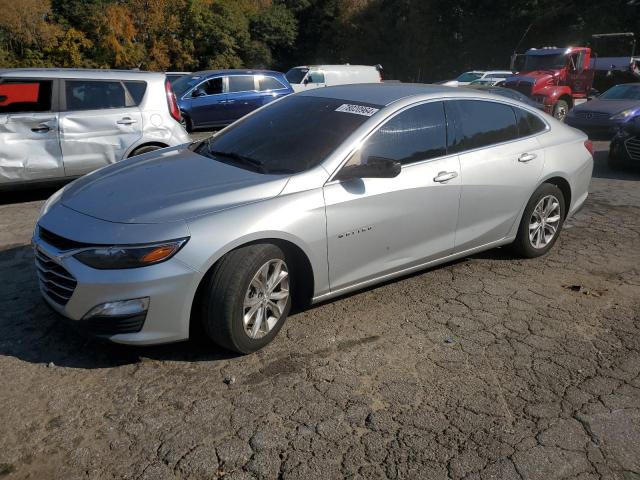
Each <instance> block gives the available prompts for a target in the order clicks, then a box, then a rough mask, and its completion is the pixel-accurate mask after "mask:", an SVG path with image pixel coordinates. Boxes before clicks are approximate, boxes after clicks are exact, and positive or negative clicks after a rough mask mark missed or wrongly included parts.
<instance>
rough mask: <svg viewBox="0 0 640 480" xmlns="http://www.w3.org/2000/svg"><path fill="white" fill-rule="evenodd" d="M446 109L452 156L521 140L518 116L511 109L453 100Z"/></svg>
mask: <svg viewBox="0 0 640 480" xmlns="http://www.w3.org/2000/svg"><path fill="white" fill-rule="evenodd" d="M445 105H446V111H447V118H448V120H449V126H450V129H449V152H451V153H457V152H462V151H465V150H472V149H474V148H480V147H486V146H488V145H494V144H496V143H502V142H507V141H509V140H514V139H516V138H518V128H517V126H516V117H515V113H514V112H513V109H512V108H511V107H510V106H509V105H504V104H502V103H497V102H487V101H482V100H453V101H449V102H445ZM451 127H453V128H451Z"/></svg>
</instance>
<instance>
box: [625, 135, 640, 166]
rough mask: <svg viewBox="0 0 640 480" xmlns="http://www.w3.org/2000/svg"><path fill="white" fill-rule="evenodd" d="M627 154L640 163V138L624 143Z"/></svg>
mask: <svg viewBox="0 0 640 480" xmlns="http://www.w3.org/2000/svg"><path fill="white" fill-rule="evenodd" d="M624 145H625V147H627V153H628V154H629V157H631V159H632V160H638V161H640V137H631V138H629V139H628V140H627V141H625V142H624Z"/></svg>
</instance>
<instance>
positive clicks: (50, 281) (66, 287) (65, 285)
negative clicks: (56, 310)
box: [35, 250, 78, 305]
mask: <svg viewBox="0 0 640 480" xmlns="http://www.w3.org/2000/svg"><path fill="white" fill-rule="evenodd" d="M35 255H36V260H35V262H36V272H37V273H38V280H39V281H40V288H41V289H42V291H43V292H44V294H45V295H46V296H47V297H49V298H50V299H51V300H53V301H54V302H56V303H57V304H58V305H66V304H67V302H68V301H69V299H70V298H71V295H73V291H74V290H75V288H76V285H77V283H78V282H77V281H76V279H75V278H73V275H71V274H70V273H69V272H68V271H67V269H66V268H64V267H63V266H62V265H60V264H59V263H56V262H54V261H53V260H52V259H51V258H49V257H48V256H47V255H45V254H44V253H42V252H41V251H40V250H36V251H35Z"/></svg>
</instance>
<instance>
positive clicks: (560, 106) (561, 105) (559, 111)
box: [553, 100, 569, 122]
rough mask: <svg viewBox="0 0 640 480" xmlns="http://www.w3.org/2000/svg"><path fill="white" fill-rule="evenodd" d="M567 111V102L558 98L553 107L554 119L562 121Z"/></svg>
mask: <svg viewBox="0 0 640 480" xmlns="http://www.w3.org/2000/svg"><path fill="white" fill-rule="evenodd" d="M568 111H569V104H568V103H567V102H566V101H564V100H558V101H557V102H556V104H555V106H554V107H553V116H554V117H555V119H556V120H559V121H561V122H564V119H565V118H566V116H567V112H568Z"/></svg>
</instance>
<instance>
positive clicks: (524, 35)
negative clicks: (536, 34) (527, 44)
mask: <svg viewBox="0 0 640 480" xmlns="http://www.w3.org/2000/svg"><path fill="white" fill-rule="evenodd" d="M531 27H533V22H531V23H530V24H529V26H528V27H527V29H526V30H525V31H524V34H523V35H522V37H520V41H518V43H517V44H516V48H514V49H513V54H514V55H515V54H517V53H518V47H519V46H520V44H521V43H522V41H523V40H524V37H526V36H527V33H529V30H531Z"/></svg>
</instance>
